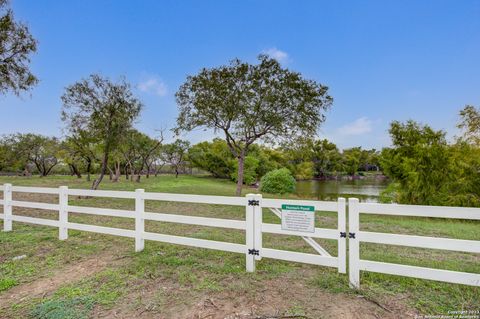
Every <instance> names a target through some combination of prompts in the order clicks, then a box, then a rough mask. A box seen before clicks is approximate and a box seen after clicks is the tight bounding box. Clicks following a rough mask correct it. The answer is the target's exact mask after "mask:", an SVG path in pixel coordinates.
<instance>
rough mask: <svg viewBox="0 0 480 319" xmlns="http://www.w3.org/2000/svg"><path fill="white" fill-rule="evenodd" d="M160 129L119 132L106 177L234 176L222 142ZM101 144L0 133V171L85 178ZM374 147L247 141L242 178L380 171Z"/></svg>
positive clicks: (94, 169) (93, 169)
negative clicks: (168, 136) (170, 137)
mask: <svg viewBox="0 0 480 319" xmlns="http://www.w3.org/2000/svg"><path fill="white" fill-rule="evenodd" d="M163 134H164V133H163V131H159V132H158V135H157V136H156V137H151V136H149V135H147V134H145V133H142V132H139V131H138V130H136V129H134V128H131V129H129V130H128V131H126V132H125V133H124V134H122V135H121V136H120V137H119V139H120V140H119V141H118V147H116V148H115V150H114V151H112V152H110V154H109V158H108V161H107V163H109V164H107V170H106V171H107V174H108V175H109V179H110V180H111V181H112V182H117V181H118V180H119V179H120V177H121V176H124V178H125V179H127V180H132V181H136V182H139V181H140V179H141V176H145V177H146V178H149V177H150V175H155V176H157V175H158V174H159V172H160V171H161V170H162V169H166V168H167V167H168V170H170V171H171V172H172V173H174V174H175V175H177V176H178V175H179V174H181V173H185V172H188V171H190V170H191V168H198V169H200V170H201V171H203V172H205V173H209V174H211V175H212V176H214V177H218V178H227V179H231V180H233V181H235V182H236V181H237V176H238V163H237V161H236V158H235V157H234V156H233V155H232V153H231V152H230V150H229V147H228V145H227V142H226V141H224V140H222V139H220V138H214V139H213V140H212V141H205V142H200V143H197V144H195V145H191V144H190V142H188V141H186V140H181V139H177V140H175V141H173V142H172V143H165V142H164V136H163ZM102 150H103V146H102V145H101V143H99V142H98V141H96V140H94V139H92V138H91V137H89V136H86V135H83V134H78V135H74V136H68V137H66V138H63V139H62V138H58V137H48V136H43V135H39V134H32V133H28V134H21V133H16V134H11V135H4V136H3V137H1V138H0V172H4V173H14V174H17V175H23V176H31V175H33V174H38V175H39V176H40V177H45V176H48V175H51V174H55V173H62V174H70V175H72V176H76V177H78V178H82V177H85V178H86V180H87V181H90V180H91V175H92V174H95V175H97V174H99V173H100V172H101V169H102V164H103V156H104V155H103V151H102ZM379 155H380V152H378V151H376V150H374V149H373V150H363V149H362V148H361V147H355V148H350V149H345V150H343V151H340V150H339V149H338V147H337V146H336V145H335V144H334V143H331V142H329V141H327V140H316V139H312V138H309V139H307V138H302V139H299V140H298V141H297V143H291V145H282V146H280V147H277V148H272V147H269V146H266V145H260V144H253V145H252V146H251V149H250V150H249V152H248V155H246V156H245V163H244V184H246V185H253V184H255V183H257V182H258V181H259V180H260V178H261V177H262V176H263V175H265V174H266V173H267V172H269V171H271V170H274V169H279V168H283V167H286V168H288V169H289V170H290V172H292V174H293V176H295V178H296V179H297V180H307V179H313V178H325V179H329V178H339V177H340V176H343V175H352V176H355V175H359V174H360V175H362V174H363V172H366V171H380V169H381V168H380V162H379Z"/></svg>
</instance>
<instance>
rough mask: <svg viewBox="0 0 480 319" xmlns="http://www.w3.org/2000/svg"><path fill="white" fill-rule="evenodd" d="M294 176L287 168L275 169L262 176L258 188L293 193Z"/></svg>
mask: <svg viewBox="0 0 480 319" xmlns="http://www.w3.org/2000/svg"><path fill="white" fill-rule="evenodd" d="M295 184H296V181H295V178H293V176H292V174H291V173H290V171H289V170H288V169H287V168H281V169H276V170H273V171H270V172H268V173H267V174H265V176H263V177H262V180H261V184H260V190H261V191H262V192H266V193H272V194H285V193H293V192H294V191H295Z"/></svg>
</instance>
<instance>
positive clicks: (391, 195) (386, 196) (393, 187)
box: [378, 182, 400, 204]
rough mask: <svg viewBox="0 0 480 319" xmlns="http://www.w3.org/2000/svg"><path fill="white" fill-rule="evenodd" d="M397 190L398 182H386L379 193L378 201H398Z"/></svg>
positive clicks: (398, 188) (386, 202)
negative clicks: (386, 184) (385, 185)
mask: <svg viewBox="0 0 480 319" xmlns="http://www.w3.org/2000/svg"><path fill="white" fill-rule="evenodd" d="M399 192H400V184H399V183H396V182H392V183H390V184H388V186H387V187H386V188H385V189H384V190H383V191H382V192H381V193H380V197H379V199H378V201H379V202H380V203H383V204H392V203H398V202H399V201H400V199H399V197H398V196H399Z"/></svg>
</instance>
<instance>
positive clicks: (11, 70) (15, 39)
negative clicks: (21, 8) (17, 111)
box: [0, 0, 38, 95]
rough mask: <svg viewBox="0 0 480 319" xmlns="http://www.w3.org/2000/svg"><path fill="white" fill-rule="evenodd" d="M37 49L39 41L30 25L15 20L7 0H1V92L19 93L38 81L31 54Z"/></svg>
mask: <svg viewBox="0 0 480 319" xmlns="http://www.w3.org/2000/svg"><path fill="white" fill-rule="evenodd" d="M36 51H37V41H36V40H35V39H34V38H33V37H32V35H31V34H30V31H29V30H28V27H27V26H26V25H25V24H23V23H20V22H18V21H15V19H14V17H13V12H12V10H11V9H9V8H8V7H7V1H5V0H0V94H5V93H7V92H9V91H10V92H13V93H14V94H16V95H19V94H20V92H22V91H28V90H29V89H31V88H32V87H33V86H34V85H36V84H37V83H38V79H37V78H36V77H35V76H34V75H33V74H32V73H31V72H30V70H29V67H28V63H29V62H30V55H31V54H32V53H35V52H36Z"/></svg>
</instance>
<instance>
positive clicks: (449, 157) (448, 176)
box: [381, 121, 480, 206]
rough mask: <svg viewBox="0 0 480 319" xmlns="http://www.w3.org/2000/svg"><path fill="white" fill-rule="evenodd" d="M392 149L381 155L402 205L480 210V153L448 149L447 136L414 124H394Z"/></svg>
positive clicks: (471, 149)
mask: <svg viewBox="0 0 480 319" xmlns="http://www.w3.org/2000/svg"><path fill="white" fill-rule="evenodd" d="M390 135H391V137H392V144H393V147H392V148H386V149H384V150H383V151H382V158H381V161H382V167H383V168H384V173H385V174H386V175H387V176H389V177H390V178H392V179H393V180H394V181H395V182H397V183H398V188H397V190H396V196H395V197H396V198H397V200H398V202H399V203H408V204H418V205H454V206H480V183H479V181H478V177H479V168H480V161H479V156H478V155H479V150H478V149H476V148H474V147H473V146H472V145H468V144H466V143H462V142H459V143H457V144H454V145H449V144H448V143H447V141H446V139H445V132H443V131H435V130H433V129H432V128H430V127H429V126H426V125H420V124H418V123H416V122H414V121H408V122H406V123H399V122H393V123H392V124H391V127H390Z"/></svg>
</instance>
